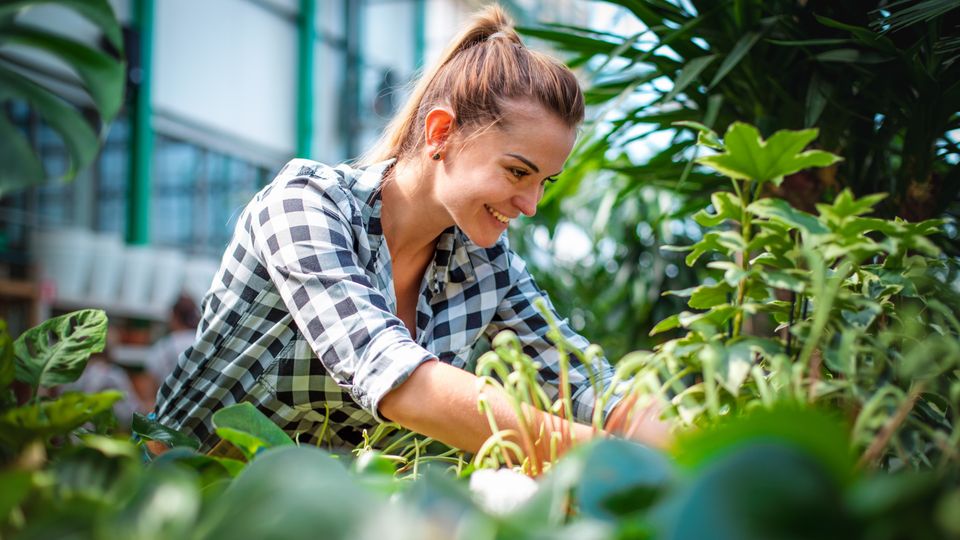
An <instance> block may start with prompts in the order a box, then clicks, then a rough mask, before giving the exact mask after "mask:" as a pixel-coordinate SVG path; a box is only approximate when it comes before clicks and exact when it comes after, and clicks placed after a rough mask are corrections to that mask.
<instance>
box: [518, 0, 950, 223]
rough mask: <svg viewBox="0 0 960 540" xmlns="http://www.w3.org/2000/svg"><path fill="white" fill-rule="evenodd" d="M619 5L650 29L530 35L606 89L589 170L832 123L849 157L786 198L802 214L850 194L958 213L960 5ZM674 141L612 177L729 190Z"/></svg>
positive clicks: (903, 209)
mask: <svg viewBox="0 0 960 540" xmlns="http://www.w3.org/2000/svg"><path fill="white" fill-rule="evenodd" d="M610 3H612V4H617V5H620V6H623V7H624V8H626V11H627V12H629V14H630V15H631V16H632V17H633V18H634V21H635V22H636V23H637V26H638V27H639V28H640V30H639V31H638V32H636V33H634V34H632V35H618V34H616V33H614V32H600V31H597V30H593V29H589V28H580V27H571V26H560V25H553V26H548V27H546V28H528V29H524V32H525V33H526V34H528V35H530V36H533V37H537V38H541V39H545V40H547V41H549V42H550V43H551V44H553V45H555V46H556V47H558V48H560V49H562V50H566V51H568V52H570V53H571V54H572V55H574V57H573V59H572V60H571V61H570V63H571V64H572V65H585V67H586V68H587V70H588V71H589V72H590V74H591V76H592V78H593V81H594V84H593V86H592V87H591V88H590V89H589V91H588V93H587V100H588V103H590V104H593V105H597V106H605V107H607V108H608V111H607V115H606V117H605V118H604V120H605V121H606V124H600V125H598V132H597V133H596V140H593V141H590V142H588V143H586V144H584V145H582V146H581V148H580V150H581V152H579V153H578V154H577V155H576V157H575V161H587V162H591V161H594V162H595V161H596V159H595V157H596V156H598V155H603V154H609V149H610V147H614V148H621V147H623V146H625V145H627V144H629V143H630V142H632V141H635V140H637V139H638V138H640V137H643V136H648V135H650V134H652V133H655V132H657V131H673V130H675V129H676V126H675V123H676V122H680V121H696V122H702V123H703V124H705V125H706V126H708V127H711V128H714V129H718V130H725V129H726V128H727V127H728V126H729V125H730V124H732V123H733V122H734V121H737V120H742V121H746V122H748V123H751V124H755V125H757V126H758V127H759V129H760V131H761V133H762V134H763V135H764V136H769V135H770V134H772V133H773V132H774V131H776V130H778V129H785V128H786V129H801V128H810V127H812V126H814V125H818V126H820V132H821V138H820V143H821V144H822V146H823V147H824V148H825V149H828V150H830V151H831V152H834V153H838V154H841V155H843V156H844V157H845V158H846V159H845V160H844V162H842V163H840V164H838V166H837V168H835V169H827V170H824V171H821V172H819V173H817V175H814V176H813V177H810V175H809V174H799V175H798V176H796V177H795V178H793V179H792V180H794V182H791V187H792V188H793V189H792V190H791V192H782V193H781V195H782V196H784V197H788V198H791V199H792V200H794V201H795V202H796V204H797V205H798V206H800V207H801V208H803V209H812V204H813V203H815V202H818V201H819V200H820V198H821V196H822V195H823V196H827V197H829V196H830V195H833V194H836V193H838V192H840V191H841V190H842V189H843V188H844V187H847V188H850V189H851V190H852V191H853V192H854V194H855V195H857V196H862V195H866V194H870V193H876V192H881V191H886V192H891V195H892V200H891V201H890V202H889V204H886V205H884V206H883V207H881V211H882V213H884V214H885V215H887V216H890V215H900V216H901V217H906V218H909V219H920V218H928V217H937V216H939V215H940V214H941V213H942V212H943V211H944V210H947V208H948V206H949V205H950V204H952V203H954V202H956V200H957V194H958V190H960V170H958V168H957V167H955V166H950V163H951V162H952V163H956V160H957V158H958V157H960V148H958V147H957V142H958V141H957V140H956V137H953V138H952V139H951V138H950V137H949V136H948V135H947V134H948V133H949V132H950V131H952V130H956V129H958V128H960V115H958V114H957V111H958V110H960V62H958V61H957V60H958V59H960V55H958V49H957V48H956V47H955V46H954V45H953V44H954V42H955V41H956V37H957V32H958V29H960V9H957V4H956V3H955V2H943V1H940V0H933V1H929V2H920V3H916V4H915V3H911V2H897V3H893V4H890V5H887V2H884V1H880V0H860V1H857V2H840V3H838V2H819V1H811V2H794V1H791V0H777V1H773V2H770V1H761V0H752V1H746V2H722V3H716V2H706V1H696V0H694V1H692V2H676V3H674V2H665V1H661V0H610ZM678 135H679V134H678ZM674 142H675V143H678V144H672V145H671V146H669V147H668V148H666V149H665V150H664V151H663V153H662V154H660V155H658V156H655V157H654V158H652V159H650V160H649V162H648V163H646V164H642V165H636V166H629V167H623V166H622V165H621V164H620V163H617V162H614V163H612V164H611V165H612V168H613V169H614V170H618V171H621V172H623V173H624V174H627V175H629V176H630V177H632V178H633V182H632V183H631V184H629V185H628V186H627V187H626V189H628V190H635V189H636V188H637V187H638V186H640V185H644V184H648V183H649V182H650V181H652V180H660V181H668V182H672V183H674V184H675V185H676V186H677V187H678V188H679V189H680V190H681V191H682V192H683V193H692V194H696V193H697V192H699V193H700V194H701V195H700V196H701V197H702V196H703V194H708V193H710V192H712V191H713V189H712V188H713V187H716V186H717V180H716V179H715V178H713V177H711V176H710V175H697V174H692V169H690V168H689V167H685V166H684V165H682V164H679V165H678V164H677V163H676V160H675V159H673V158H674V157H675V156H677V155H678V154H679V153H680V152H682V151H685V150H686V149H687V148H688V145H687V144H684V143H682V142H680V141H679V139H676V138H675V139H674ZM664 158H666V159H664ZM601 162H602V159H601ZM600 166H601V167H604V165H603V164H602V163H601V165H600ZM681 171H682V172H681ZM590 172H591V171H590V168H589V167H587V168H585V169H584V170H575V171H574V174H572V175H569V176H566V177H564V178H561V180H560V183H559V184H558V186H557V188H558V189H556V190H554V192H553V194H551V195H550V196H548V197H547V199H548V202H549V200H551V199H552V200H559V199H560V198H563V197H565V196H567V195H569V194H571V193H573V192H574V191H576V189H577V188H578V186H579V184H580V183H581V182H582V181H583V180H584V179H585V178H586V177H588V174H589V173H590ZM583 173H586V174H583ZM678 173H680V174H678ZM677 178H680V179H681V180H680V181H679V182H677V181H676V179H677ZM811 184H812V185H811Z"/></svg>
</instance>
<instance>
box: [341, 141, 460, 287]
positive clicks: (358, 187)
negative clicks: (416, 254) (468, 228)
mask: <svg viewBox="0 0 960 540" xmlns="http://www.w3.org/2000/svg"><path fill="white" fill-rule="evenodd" d="M395 162H396V159H388V160H386V161H381V162H379V163H374V164H373V165H370V166H368V167H366V168H364V169H360V170H359V174H357V175H356V176H355V179H356V180H355V184H354V185H353V186H352V191H353V193H354V195H355V196H356V197H357V199H358V200H360V201H363V204H362V205H361V208H360V211H361V215H362V216H363V219H364V221H365V222H366V223H367V235H368V238H369V241H370V249H371V251H372V252H373V253H378V252H379V250H380V246H381V245H382V244H383V228H382V226H381V224H380V212H381V208H382V200H381V197H380V186H381V185H382V184H383V175H384V174H385V173H386V171H387V170H388V169H389V168H390V166H391V165H393V164H394V163H395ZM470 245H472V243H471V242H470V240H469V239H467V238H466V236H465V235H464V234H463V232H462V231H461V230H460V229H459V228H457V227H456V226H454V227H450V228H448V229H447V230H445V231H443V233H441V234H440V238H438V239H437V247H436V250H435V252H434V258H433V264H434V272H433V279H432V280H431V282H430V288H431V289H432V290H433V292H434V293H435V294H436V293H439V292H441V291H443V289H444V287H445V286H446V284H447V283H470V282H472V281H475V280H476V274H475V272H474V268H473V263H472V261H471V259H470V249H469V247H470Z"/></svg>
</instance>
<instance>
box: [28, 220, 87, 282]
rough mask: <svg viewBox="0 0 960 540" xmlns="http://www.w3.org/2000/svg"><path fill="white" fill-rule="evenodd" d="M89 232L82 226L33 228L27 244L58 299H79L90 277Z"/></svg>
mask: <svg viewBox="0 0 960 540" xmlns="http://www.w3.org/2000/svg"><path fill="white" fill-rule="evenodd" d="M90 237H91V233H90V232H89V231H87V230H84V229H78V228H69V229H52V230H47V231H35V232H34V233H33V234H32V235H31V239H30V244H31V248H32V249H31V252H32V253H33V261H34V262H35V263H36V264H37V265H38V266H39V267H40V274H41V277H42V279H43V280H45V281H46V280H49V281H51V282H53V284H54V287H55V288H56V294H57V296H58V297H60V298H81V297H83V296H84V295H85V293H86V287H87V282H88V280H89V278H90V265H91V263H92V261H93V250H92V249H91V242H90Z"/></svg>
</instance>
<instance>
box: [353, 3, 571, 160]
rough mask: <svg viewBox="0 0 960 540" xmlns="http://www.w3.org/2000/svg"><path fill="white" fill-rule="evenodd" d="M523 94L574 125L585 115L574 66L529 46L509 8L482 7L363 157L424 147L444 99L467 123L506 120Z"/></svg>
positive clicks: (461, 122) (458, 123)
mask: <svg viewBox="0 0 960 540" xmlns="http://www.w3.org/2000/svg"><path fill="white" fill-rule="evenodd" d="M516 98H528V99H533V100H534V101H536V102H537V103H539V104H540V105H542V106H543V107H544V108H545V109H547V110H548V111H551V112H553V113H555V114H556V115H557V116H558V117H559V118H560V119H561V120H562V121H563V122H564V123H565V124H566V125H567V126H569V127H576V126H577V125H578V124H580V122H582V121H583V114H584V105H583V92H582V91H581V90H580V85H579V83H578V82H577V78H576V76H575V75H574V74H573V72H571V71H570V69H569V68H567V67H566V66H565V65H563V64H562V63H561V62H559V61H557V60H555V59H553V58H551V57H549V56H547V55H545V54H542V53H539V52H536V51H531V50H530V49H527V48H526V47H525V46H524V45H523V42H522V41H520V36H519V35H517V32H516V31H515V30H514V28H513V22H512V21H511V20H510V18H509V17H508V16H507V14H506V13H505V12H504V11H503V9H502V8H500V6H497V5H491V6H488V7H486V8H483V9H481V10H480V11H478V12H477V13H476V14H474V16H473V19H472V20H471V22H470V24H469V25H468V26H467V27H466V28H465V29H464V30H463V31H462V32H461V33H460V35H458V36H457V37H456V38H454V40H453V41H452V42H451V44H450V45H449V46H448V47H447V49H446V51H444V53H443V55H442V56H441V58H440V61H439V62H438V63H437V64H436V65H435V66H434V67H433V68H432V69H431V70H429V71H428V72H426V73H424V74H423V76H422V77H421V78H420V80H419V81H418V82H417V83H416V86H415V87H414V88H413V92H412V94H411V95H410V98H409V99H408V100H407V102H406V103H405V104H404V106H403V107H402V108H401V109H400V111H398V113H397V114H396V115H395V116H394V118H393V120H391V121H390V123H389V124H388V125H387V128H386V130H385V131H384V133H383V136H382V137H381V138H380V140H379V142H378V143H377V144H376V146H374V147H373V148H372V149H371V150H370V151H369V152H367V153H366V154H364V156H363V157H362V158H361V159H360V162H361V163H362V164H371V163H376V162H378V161H382V160H385V159H388V158H391V157H395V158H403V157H405V156H406V155H408V154H410V153H412V152H414V151H416V150H418V149H419V148H420V147H421V146H422V145H423V138H422V136H421V135H422V133H421V130H422V127H423V124H424V122H425V120H426V116H427V113H429V112H430V111H431V110H432V109H433V108H435V107H437V106H441V105H442V106H446V107H449V108H450V109H451V110H452V112H453V114H454V118H455V126H456V128H457V129H458V130H459V129H462V128H467V127H475V126H480V125H483V124H487V125H494V124H498V123H501V122H503V121H504V116H503V114H504V111H503V109H504V104H505V102H506V101H507V100H510V99H516Z"/></svg>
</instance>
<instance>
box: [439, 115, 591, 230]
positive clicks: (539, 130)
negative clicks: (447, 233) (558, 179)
mask: <svg viewBox="0 0 960 540" xmlns="http://www.w3.org/2000/svg"><path fill="white" fill-rule="evenodd" d="M504 118H505V120H506V122H504V123H503V125H500V126H497V127H494V128H491V129H487V130H485V131H482V132H479V133H468V134H467V135H466V140H464V139H463V138H461V137H459V136H453V137H451V140H450V141H449V143H448V144H447V145H446V146H445V149H444V158H443V161H442V162H440V163H439V165H440V166H439V167H438V172H437V178H436V180H437V182H436V184H435V187H436V191H435V193H436V195H437V198H438V199H439V202H440V204H441V205H442V206H443V207H444V208H446V210H447V212H448V213H449V214H450V217H451V218H452V219H453V222H454V223H455V224H456V225H457V226H458V227H460V229H461V230H462V231H463V232H464V233H465V234H466V235H467V237H469V238H470V240H472V241H473V242H475V243H476V244H477V245H480V246H483V247H490V246H492V245H494V244H495V243H496V242H497V240H498V239H499V238H500V235H501V234H502V233H503V231H505V230H506V229H507V226H508V225H509V224H510V221H511V220H512V219H515V218H517V217H519V216H520V215H521V214H524V215H527V216H532V215H534V214H535V213H536V212H537V204H538V203H539V202H540V199H541V197H543V190H544V187H545V186H546V185H547V184H548V183H549V182H550V181H551V180H552V179H553V177H555V176H556V175H557V174H559V173H560V171H561V170H562V169H563V164H564V162H565V161H566V160H567V156H569V155H570V151H571V150H572V149H573V144H574V142H575V140H576V129H575V128H571V127H568V126H566V125H565V124H564V123H563V121H561V120H560V118H558V117H557V116H556V115H555V114H553V113H552V112H549V111H548V110H546V109H545V108H543V106H541V105H540V104H538V103H535V102H528V101H514V102H511V103H510V104H509V106H508V107H506V108H505V109H504Z"/></svg>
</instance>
